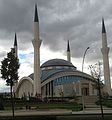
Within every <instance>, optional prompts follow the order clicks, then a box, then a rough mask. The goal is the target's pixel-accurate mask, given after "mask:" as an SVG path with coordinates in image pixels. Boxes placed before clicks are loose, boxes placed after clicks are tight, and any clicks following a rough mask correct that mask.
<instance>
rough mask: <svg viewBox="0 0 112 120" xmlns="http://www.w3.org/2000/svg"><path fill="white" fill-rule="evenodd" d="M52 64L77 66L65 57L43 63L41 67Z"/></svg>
mask: <svg viewBox="0 0 112 120" xmlns="http://www.w3.org/2000/svg"><path fill="white" fill-rule="evenodd" d="M52 66H69V67H75V66H74V65H73V64H72V63H71V62H69V61H66V60H63V59H51V60H48V61H47V62H45V63H43V64H42V65H41V68H44V67H52Z"/></svg>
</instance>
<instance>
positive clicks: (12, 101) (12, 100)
mask: <svg viewBox="0 0 112 120" xmlns="http://www.w3.org/2000/svg"><path fill="white" fill-rule="evenodd" d="M10 92H11V103H12V118H13V120H14V99H13V91H12V85H11V86H10Z"/></svg>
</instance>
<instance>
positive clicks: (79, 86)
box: [15, 5, 110, 98]
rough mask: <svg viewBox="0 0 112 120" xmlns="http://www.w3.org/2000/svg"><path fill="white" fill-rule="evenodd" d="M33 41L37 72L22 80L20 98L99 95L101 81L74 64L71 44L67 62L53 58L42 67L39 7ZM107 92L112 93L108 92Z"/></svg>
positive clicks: (19, 91)
mask: <svg viewBox="0 0 112 120" xmlns="http://www.w3.org/2000/svg"><path fill="white" fill-rule="evenodd" d="M103 29H104V28H103ZM103 39H104V38H103ZM32 42H33V46H34V73H32V74H30V75H29V76H28V77H23V78H21V79H20V81H19V82H18V83H17V87H16V90H15V91H16V96H17V97H23V96H26V97H27V96H32V97H36V96H37V97H41V98H44V97H62V96H63V97H70V96H73V95H77V96H82V94H83V95H85V96H96V95H97V93H98V92H97V89H96V88H95V87H94V86H95V84H96V83H97V81H96V80H95V79H94V78H93V77H92V76H90V75H88V74H86V73H84V72H81V71H78V70H77V68H76V67H75V66H74V65H73V64H72V63H71V56H70V46H69V41H68V45H67V60H63V59H51V60H48V61H46V62H45V63H43V64H42V65H41V66H40V45H41V40H40V37H39V19H38V14H37V6H36V5H35V17H34V40H33V41H32ZM107 62H108V61H107ZM106 92H107V93H108V91H106ZM109 94H110V93H109Z"/></svg>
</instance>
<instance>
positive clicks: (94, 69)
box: [89, 62, 104, 119]
mask: <svg viewBox="0 0 112 120" xmlns="http://www.w3.org/2000/svg"><path fill="white" fill-rule="evenodd" d="M89 68H90V72H91V75H92V76H93V77H94V79H95V81H96V82H95V85H94V86H95V88H96V89H98V92H99V104H100V109H101V115H102V119H104V114H103V106H102V93H101V88H103V83H102V81H101V63H100V62H98V64H95V65H90V66H89Z"/></svg>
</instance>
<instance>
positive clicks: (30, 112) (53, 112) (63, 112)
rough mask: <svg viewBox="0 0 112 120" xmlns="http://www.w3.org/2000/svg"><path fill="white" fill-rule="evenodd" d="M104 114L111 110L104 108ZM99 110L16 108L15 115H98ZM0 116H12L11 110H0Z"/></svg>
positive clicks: (111, 111) (111, 112) (108, 113)
mask: <svg viewBox="0 0 112 120" xmlns="http://www.w3.org/2000/svg"><path fill="white" fill-rule="evenodd" d="M103 112H104V114H105V115H112V110H104V111H103ZM100 114H101V111H100V110H95V109H93V110H89V111H88V110H85V111H77V112H76V111H72V110H64V109H62V110H59V109H55V110H44V111H37V110H16V111H15V116H38V115H58V116H61V115H100ZM0 116H6V117H7V116H12V112H11V111H0Z"/></svg>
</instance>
